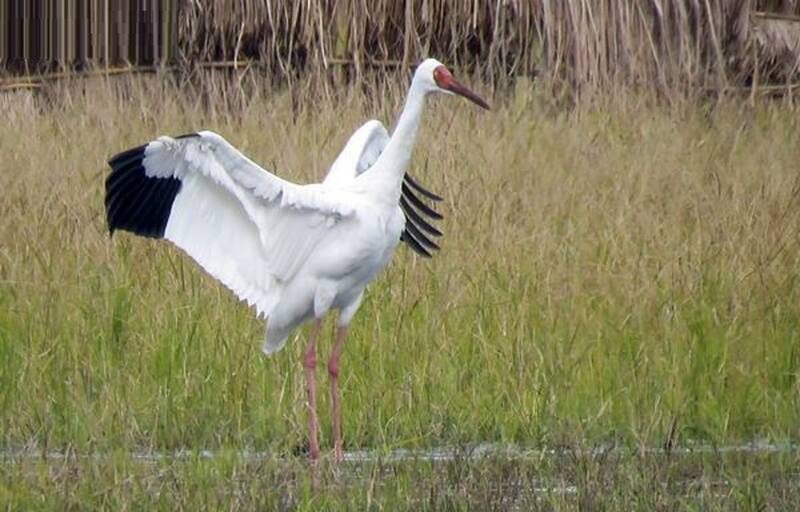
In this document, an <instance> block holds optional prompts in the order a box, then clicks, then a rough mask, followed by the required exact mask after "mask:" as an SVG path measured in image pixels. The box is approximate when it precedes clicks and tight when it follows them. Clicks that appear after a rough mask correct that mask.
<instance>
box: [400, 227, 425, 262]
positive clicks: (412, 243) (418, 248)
mask: <svg viewBox="0 0 800 512" xmlns="http://www.w3.org/2000/svg"><path fill="white" fill-rule="evenodd" d="M400 240H402V241H403V242H405V243H406V244H408V246H409V247H410V248H411V250H413V251H414V252H415V253H417V254H419V255H420V256H422V257H423V258H431V257H432V254H431V253H430V252H429V251H428V250H427V249H425V247H423V246H422V244H420V243H419V242H418V241H417V240H416V239H415V238H414V237H413V236H411V235H410V234H409V233H408V231H403V234H402V235H400Z"/></svg>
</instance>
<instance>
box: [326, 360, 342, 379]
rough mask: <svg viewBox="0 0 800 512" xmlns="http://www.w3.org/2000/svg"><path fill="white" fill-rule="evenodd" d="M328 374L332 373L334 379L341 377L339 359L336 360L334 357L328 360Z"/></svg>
mask: <svg viewBox="0 0 800 512" xmlns="http://www.w3.org/2000/svg"><path fill="white" fill-rule="evenodd" d="M328 375H330V377H331V378H332V379H338V378H339V361H334V360H333V359H331V360H330V361H328Z"/></svg>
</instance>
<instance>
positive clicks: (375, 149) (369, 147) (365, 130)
mask: <svg viewBox="0 0 800 512" xmlns="http://www.w3.org/2000/svg"><path fill="white" fill-rule="evenodd" d="M388 143H389V134H388V133H387V131H386V128H384V126H383V125H382V124H381V122H380V121H376V120H374V119H373V120H372V121H367V122H366V123H364V124H363V125H362V126H361V127H360V128H359V129H358V130H356V131H355V133H353V135H351V136H350V139H349V140H348V141H347V144H345V146H344V149H342V152H341V153H339V156H338V157H336V160H335V161H334V162H333V165H331V168H330V170H329V171H328V175H327V176H325V181H323V184H325V185H343V184H346V183H347V182H349V181H352V180H353V179H355V178H356V176H358V175H359V174H361V173H363V172H364V171H366V170H367V169H369V168H370V167H372V165H373V164H374V163H375V162H376V161H377V160H378V157H379V156H380V155H381V153H382V152H383V149H384V148H385V147H386V144H388Z"/></svg>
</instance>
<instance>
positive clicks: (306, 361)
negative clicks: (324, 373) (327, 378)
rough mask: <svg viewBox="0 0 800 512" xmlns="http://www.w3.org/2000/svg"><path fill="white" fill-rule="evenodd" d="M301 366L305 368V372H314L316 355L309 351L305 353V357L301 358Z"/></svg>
mask: <svg viewBox="0 0 800 512" xmlns="http://www.w3.org/2000/svg"><path fill="white" fill-rule="evenodd" d="M303 366H305V368H306V370H314V369H315V368H316V367H317V355H316V354H314V352H311V351H308V352H306V356H305V357H304V358H303Z"/></svg>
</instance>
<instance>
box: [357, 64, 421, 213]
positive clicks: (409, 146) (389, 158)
mask: <svg viewBox="0 0 800 512" xmlns="http://www.w3.org/2000/svg"><path fill="white" fill-rule="evenodd" d="M424 109H425V90H424V86H423V85H421V84H420V83H419V82H418V81H416V80H415V81H413V82H412V83H411V88H410V89H409V91H408V97H407V98H406V104H405V107H403V112H402V113H401V114H400V119H398V120H397V126H396V127H395V129H394V132H393V133H392V137H391V138H390V139H389V143H388V144H387V145H386V147H385V148H384V150H383V152H382V153H381V155H380V157H378V160H377V161H376V162H375V165H374V166H373V167H372V169H370V171H375V172H374V173H372V174H373V176H370V178H372V180H371V181H372V183H371V184H370V185H371V187H370V188H371V189H372V190H371V191H370V193H371V194H372V195H373V197H374V198H375V199H379V200H385V201H387V202H389V203H391V204H394V205H396V204H397V203H398V202H399V201H400V192H401V186H402V184H403V176H405V173H406V171H407V170H408V165H409V162H410V161H411V152H412V150H413V149H414V143H415V142H416V140H417V132H419V124H420V121H421V119H422V111H423V110H424Z"/></svg>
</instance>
